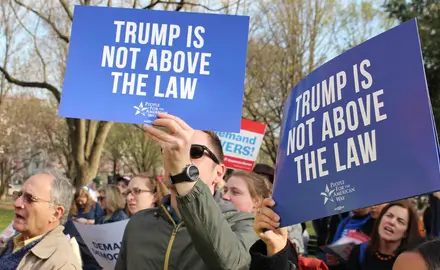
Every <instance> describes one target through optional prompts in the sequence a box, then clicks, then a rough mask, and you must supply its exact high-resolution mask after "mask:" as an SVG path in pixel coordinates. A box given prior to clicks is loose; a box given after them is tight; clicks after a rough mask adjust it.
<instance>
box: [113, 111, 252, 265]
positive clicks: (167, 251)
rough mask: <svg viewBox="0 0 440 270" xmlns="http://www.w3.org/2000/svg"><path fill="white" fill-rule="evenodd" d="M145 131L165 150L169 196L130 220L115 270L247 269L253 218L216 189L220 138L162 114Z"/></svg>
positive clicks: (221, 167)
mask: <svg viewBox="0 0 440 270" xmlns="http://www.w3.org/2000/svg"><path fill="white" fill-rule="evenodd" d="M156 126H160V127H165V128H167V129H168V130H169V132H165V131H163V130H162V129H158V128H156ZM145 129H146V132H147V134H148V135H149V136H150V137H151V138H152V139H154V140H155V141H156V142H157V143H159V145H160V146H161V148H162V153H163V162H164V169H165V178H164V182H165V184H167V186H168V188H169V189H170V191H171V195H170V196H169V197H168V198H167V199H168V200H166V199H165V200H164V201H163V203H162V204H161V205H160V206H159V207H158V208H154V209H146V210H142V211H139V212H137V213H136V214H135V215H134V216H133V217H131V219H130V221H129V223H128V224H127V227H126V228H125V233H124V237H123V240H122V247H121V251H120V253H119V257H118V261H117V263H116V268H115V269H116V270H123V269H130V270H136V269H149V270H162V269H164V270H168V269H169V270H171V269H173V270H174V269H179V270H202V269H203V270H204V269H234V270H241V269H249V264H250V260H251V258H250V255H249V252H248V250H249V248H250V247H251V246H252V244H253V243H254V242H255V241H256V240H257V239H258V237H257V235H256V234H255V232H254V231H253V220H254V217H253V216H252V215H251V214H248V213H239V212H237V210H236V209H235V208H234V206H233V205H232V204H231V203H229V202H226V201H224V200H222V199H221V194H220V192H219V191H218V190H216V188H215V187H216V184H217V183H218V182H219V181H220V180H221V179H222V178H223V175H224V173H225V165H224V164H223V158H224V157H223V151H222V146H221V142H220V140H219V138H218V136H217V135H216V134H215V133H214V132H208V131H199V130H193V129H192V128H191V127H189V126H188V125H187V124H186V123H185V122H184V121H182V120H181V119H179V118H177V117H175V116H172V115H169V114H163V113H159V118H158V119H157V120H156V121H155V122H154V127H153V126H147V127H146V128H145Z"/></svg>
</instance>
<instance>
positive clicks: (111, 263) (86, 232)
mask: <svg viewBox="0 0 440 270" xmlns="http://www.w3.org/2000/svg"><path fill="white" fill-rule="evenodd" d="M74 223H75V227H76V229H77V230H78V232H79V234H80V235H81V237H82V238H83V240H84V242H85V243H86V245H87V247H88V248H89V250H90V251H91V252H92V254H93V257H95V259H96V261H97V262H98V263H99V265H100V266H101V267H102V268H104V270H110V269H115V264H116V261H117V259H118V255H119V251H120V249H121V245H122V237H123V236H124V230H125V226H127V223H128V219H127V220H123V221H118V222H114V223H109V224H102V225H85V224H81V223H77V222H74Z"/></svg>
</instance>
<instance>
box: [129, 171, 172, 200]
mask: <svg viewBox="0 0 440 270" xmlns="http://www.w3.org/2000/svg"><path fill="white" fill-rule="evenodd" d="M135 178H141V179H144V180H147V181H146V182H145V184H146V185H147V187H148V188H149V189H150V190H152V191H153V192H154V194H155V195H156V198H157V202H156V205H155V206H158V205H159V204H160V203H161V202H162V199H163V197H165V196H166V195H168V194H169V191H168V188H167V186H166V185H165V184H164V183H163V182H161V181H159V179H157V177H156V176H154V175H153V174H151V173H140V174H138V175H135V176H134V177H133V178H131V179H132V180H133V179H135Z"/></svg>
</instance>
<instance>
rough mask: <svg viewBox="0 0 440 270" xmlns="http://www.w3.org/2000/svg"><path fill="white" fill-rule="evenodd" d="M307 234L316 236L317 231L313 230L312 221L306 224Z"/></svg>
mask: <svg viewBox="0 0 440 270" xmlns="http://www.w3.org/2000/svg"><path fill="white" fill-rule="evenodd" d="M306 227H307V232H308V233H309V235H316V233H315V230H314V229H313V225H312V221H307V222H306Z"/></svg>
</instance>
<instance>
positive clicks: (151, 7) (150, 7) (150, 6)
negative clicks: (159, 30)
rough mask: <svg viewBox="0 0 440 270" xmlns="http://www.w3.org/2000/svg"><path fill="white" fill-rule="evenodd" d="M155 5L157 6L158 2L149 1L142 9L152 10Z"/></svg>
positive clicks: (156, 0) (157, 0) (154, 0)
mask: <svg viewBox="0 0 440 270" xmlns="http://www.w3.org/2000/svg"><path fill="white" fill-rule="evenodd" d="M157 4H159V0H151V2H150V4H149V5H148V6H146V7H144V8H143V9H153V8H154V7H155V6H156V5H157Z"/></svg>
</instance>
